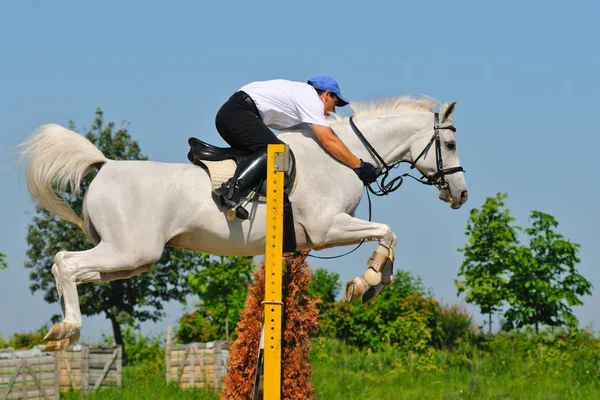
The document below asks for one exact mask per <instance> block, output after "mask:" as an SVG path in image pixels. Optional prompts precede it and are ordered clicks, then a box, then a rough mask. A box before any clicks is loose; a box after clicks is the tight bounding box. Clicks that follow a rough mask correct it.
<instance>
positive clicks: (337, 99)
mask: <svg viewBox="0 0 600 400" xmlns="http://www.w3.org/2000/svg"><path fill="white" fill-rule="evenodd" d="M307 83H308V84H309V85H311V86H312V87H314V88H315V89H316V91H317V93H318V94H319V98H320V99H321V101H322V102H323V104H324V105H325V114H329V113H330V112H335V107H336V106H338V107H344V106H345V105H347V104H348V101H347V100H346V99H345V98H344V97H343V96H342V92H341V91H340V86H339V85H338V83H337V81H336V80H335V79H333V78H331V77H329V76H316V77H314V78H312V79H310V80H309V81H308V82H307Z"/></svg>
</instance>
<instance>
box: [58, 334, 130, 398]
mask: <svg viewBox="0 0 600 400" xmlns="http://www.w3.org/2000/svg"><path fill="white" fill-rule="evenodd" d="M76 349H77V350H67V351H63V352H60V355H59V358H60V362H59V368H60V371H59V374H58V375H59V382H60V390H62V391H67V390H69V388H70V387H73V389H81V391H82V392H83V393H85V394H88V393H90V392H93V391H95V390H97V389H99V388H100V387H106V386H118V387H121V383H122V375H123V374H122V371H123V349H122V347H121V346H89V345H85V344H82V345H80V346H77V347H76Z"/></svg>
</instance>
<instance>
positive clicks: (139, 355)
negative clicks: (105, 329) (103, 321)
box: [103, 325, 165, 365]
mask: <svg viewBox="0 0 600 400" xmlns="http://www.w3.org/2000/svg"><path fill="white" fill-rule="evenodd" d="M121 335H122V338H123V347H124V348H125V353H126V355H127V364H128V365H136V364H150V365H155V364H160V363H162V362H163V361H164V357H165V350H164V345H163V340H164V339H163V337H162V335H149V336H144V335H143V334H142V332H140V331H137V332H136V330H135V329H134V328H133V327H132V326H129V325H125V326H124V327H123V329H122V331H121ZM103 342H104V343H105V344H112V343H113V338H112V336H103Z"/></svg>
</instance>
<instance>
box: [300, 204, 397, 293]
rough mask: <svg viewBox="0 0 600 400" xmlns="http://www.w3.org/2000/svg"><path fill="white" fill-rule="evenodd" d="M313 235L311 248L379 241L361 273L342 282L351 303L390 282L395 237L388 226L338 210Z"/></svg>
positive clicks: (376, 291) (392, 273) (379, 289)
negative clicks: (326, 225)
mask: <svg viewBox="0 0 600 400" xmlns="http://www.w3.org/2000/svg"><path fill="white" fill-rule="evenodd" d="M317 238H318V239H316V238H314V237H313V236H312V235H311V239H312V240H313V246H314V248H315V249H322V248H327V247H334V246H344V245H351V244H357V243H360V242H361V241H363V240H366V241H374V240H377V241H378V242H379V247H378V248H377V249H376V250H375V251H374V252H373V255H372V256H371V258H369V260H368V261H367V267H368V268H367V270H366V271H365V273H364V275H363V276H362V277H356V278H354V279H353V280H351V281H350V282H348V283H347V284H346V291H345V294H344V298H345V299H346V301H348V302H351V301H353V300H355V299H357V298H359V297H362V301H363V303H365V302H367V301H369V300H370V299H372V298H373V297H375V296H376V295H377V294H379V292H381V290H383V288H384V287H385V286H387V285H389V284H390V283H391V282H392V279H393V278H394V249H395V247H396V241H397V238H396V235H395V234H394V232H392V230H391V229H390V227H389V226H387V225H385V224H380V223H377V222H369V221H365V220H362V219H358V218H354V217H352V216H350V215H348V214H345V213H340V214H337V215H336V216H335V218H334V222H333V224H332V225H331V227H330V228H329V229H328V230H327V231H326V232H325V233H324V234H323V235H322V236H317ZM315 239H316V240H315Z"/></svg>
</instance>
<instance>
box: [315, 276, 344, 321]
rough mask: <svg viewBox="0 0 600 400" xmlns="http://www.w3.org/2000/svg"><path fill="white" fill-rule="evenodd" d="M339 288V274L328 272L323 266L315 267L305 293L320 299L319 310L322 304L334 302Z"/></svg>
mask: <svg viewBox="0 0 600 400" xmlns="http://www.w3.org/2000/svg"><path fill="white" fill-rule="evenodd" d="M341 289H342V283H341V282H340V274H338V273H337V272H329V271H327V270H326V269H324V268H317V269H316V270H315V272H313V274H312V278H311V281H310V285H309V286H308V291H307V294H308V295H309V296H310V297H312V298H314V299H317V298H318V299H320V300H321V302H320V303H319V304H318V307H319V312H321V311H322V309H323V307H324V305H326V304H332V303H335V298H336V297H337V295H338V294H339V293H340V290H341Z"/></svg>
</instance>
